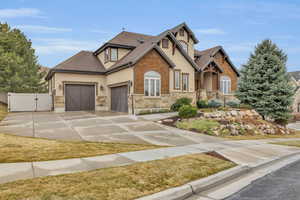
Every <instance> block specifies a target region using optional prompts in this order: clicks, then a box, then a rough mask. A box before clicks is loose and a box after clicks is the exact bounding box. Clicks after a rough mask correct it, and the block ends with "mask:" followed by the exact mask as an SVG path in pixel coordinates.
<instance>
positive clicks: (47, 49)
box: [32, 38, 102, 55]
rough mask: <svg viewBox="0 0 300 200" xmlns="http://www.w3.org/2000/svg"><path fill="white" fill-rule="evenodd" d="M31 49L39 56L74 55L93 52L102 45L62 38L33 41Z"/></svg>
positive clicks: (94, 42) (95, 42)
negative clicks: (87, 51)
mask: <svg viewBox="0 0 300 200" xmlns="http://www.w3.org/2000/svg"><path fill="white" fill-rule="evenodd" d="M32 42H33V48H35V49H36V52H37V54H39V55H49V54H57V53H75V52H78V51H81V50H94V49H96V48H97V47H99V46H100V45H101V44H102V43H101V42H97V41H88V40H86V41H83V40H81V41H80V40H70V39H62V38H37V39H33V40H32Z"/></svg>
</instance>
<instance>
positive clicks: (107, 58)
mask: <svg viewBox="0 0 300 200" xmlns="http://www.w3.org/2000/svg"><path fill="white" fill-rule="evenodd" d="M108 61H109V48H106V49H105V51H104V62H108Z"/></svg>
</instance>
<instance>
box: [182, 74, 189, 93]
mask: <svg viewBox="0 0 300 200" xmlns="http://www.w3.org/2000/svg"><path fill="white" fill-rule="evenodd" d="M184 76H187V87H186V90H185V89H184V87H183V86H184V78H183V77H184ZM189 79H190V74H189V73H182V91H185V92H188V91H189V87H190V85H189Z"/></svg>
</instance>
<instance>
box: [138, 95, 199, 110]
mask: <svg viewBox="0 0 300 200" xmlns="http://www.w3.org/2000/svg"><path fill="white" fill-rule="evenodd" d="M182 97H187V98H191V99H192V104H193V105H195V104H196V93H195V92H172V93H170V94H162V95H161V96H160V97H146V96H144V95H140V94H135V95H133V101H134V103H133V106H134V109H135V114H139V113H141V112H158V111H160V110H169V109H170V107H171V105H172V104H173V103H175V101H176V100H177V99H179V98H182Z"/></svg>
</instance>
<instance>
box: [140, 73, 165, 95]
mask: <svg viewBox="0 0 300 200" xmlns="http://www.w3.org/2000/svg"><path fill="white" fill-rule="evenodd" d="M148 72H155V73H157V74H158V75H159V77H151V78H147V77H146V74H147V73H148ZM146 80H148V86H149V87H148V93H149V95H146V84H145V82H146ZM151 80H154V96H152V95H151V83H150V82H151ZM157 80H158V81H159V95H156V93H157ZM144 96H145V97H147V98H158V97H161V74H160V73H159V72H157V71H154V70H150V71H147V72H145V73H144Z"/></svg>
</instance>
